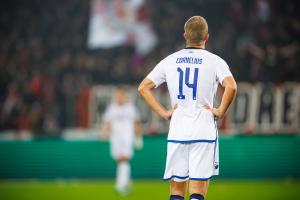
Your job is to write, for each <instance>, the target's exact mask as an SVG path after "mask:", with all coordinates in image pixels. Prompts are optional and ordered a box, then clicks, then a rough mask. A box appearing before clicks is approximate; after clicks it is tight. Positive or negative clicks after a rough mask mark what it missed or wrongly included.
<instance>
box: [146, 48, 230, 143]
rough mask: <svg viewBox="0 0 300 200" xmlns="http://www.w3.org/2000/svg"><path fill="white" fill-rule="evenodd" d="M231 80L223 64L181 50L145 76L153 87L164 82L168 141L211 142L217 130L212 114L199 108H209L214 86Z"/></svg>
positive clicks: (205, 53)
mask: <svg viewBox="0 0 300 200" xmlns="http://www.w3.org/2000/svg"><path fill="white" fill-rule="evenodd" d="M228 76H232V74H231V72H230V70H229V67H228V65H227V63H226V62H225V61H224V60H223V59H222V58H220V57H219V56H217V55H215V54H213V53H210V52H209V51H206V50H204V49H182V50H180V51H177V52H175V53H173V54H171V55H169V56H167V57H166V58H165V59H163V60H162V61H161V62H159V63H158V64H157V65H156V66H155V67H154V69H153V70H152V71H151V72H150V74H149V75H148V76H147V78H149V79H150V80H152V81H153V82H154V84H155V86H156V87H158V86H159V85H161V84H162V83H164V82H166V83H167V86H168V90H169V93H170V99H171V104H172V106H175V104H178V107H177V109H176V110H175V111H174V113H173V115H172V119H171V122H170V129H169V135H168V141H173V142H194V141H208V142H210V141H211V142H213V141H215V140H216V138H217V128H216V124H215V120H214V116H213V114H212V113H211V112H210V111H209V110H206V109H205V108H204V107H203V106H204V105H206V104H208V105H210V106H213V102H214V98H215V95H216V92H217V88H218V84H222V82H223V80H224V78H225V77H228Z"/></svg>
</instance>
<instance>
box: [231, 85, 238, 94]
mask: <svg viewBox="0 0 300 200" xmlns="http://www.w3.org/2000/svg"><path fill="white" fill-rule="evenodd" d="M230 89H231V90H232V92H233V93H234V94H236V93H237V84H236V83H234V84H232V86H231V87H230Z"/></svg>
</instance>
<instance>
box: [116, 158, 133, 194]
mask: <svg viewBox="0 0 300 200" xmlns="http://www.w3.org/2000/svg"><path fill="white" fill-rule="evenodd" d="M130 171H131V170H130V165H129V163H128V162H126V161H124V162H120V163H119V164H118V166H117V178H116V179H117V180H116V189H118V190H122V189H125V188H126V187H127V186H129V183H130V179H131V178H130Z"/></svg>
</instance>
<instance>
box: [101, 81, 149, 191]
mask: <svg viewBox="0 0 300 200" xmlns="http://www.w3.org/2000/svg"><path fill="white" fill-rule="evenodd" d="M139 121H140V120H139V113H138V110H137V108H136V107H135V106H134V104H133V103H132V102H130V101H129V100H128V97H127V94H126V91H125V89H124V88H123V87H118V88H116V90H115V93H114V97H113V100H112V102H111V104H110V105H109V106H108V107H107V109H106V111H105V113H104V115H103V123H102V133H101V138H102V139H107V138H109V141H110V152H111V156H112V158H113V159H114V160H115V161H116V162H117V172H116V186H115V189H116V191H117V192H118V193H120V194H122V195H126V194H128V193H129V192H130V189H131V169H130V163H129V162H130V159H131V158H132V156H133V151H134V147H135V148H137V149H141V148H142V146H143V140H142V136H141V126H140V122H139Z"/></svg>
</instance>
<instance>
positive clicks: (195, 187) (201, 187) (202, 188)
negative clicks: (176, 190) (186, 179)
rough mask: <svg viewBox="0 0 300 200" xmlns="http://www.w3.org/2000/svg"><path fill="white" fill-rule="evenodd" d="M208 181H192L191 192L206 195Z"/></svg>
mask: <svg viewBox="0 0 300 200" xmlns="http://www.w3.org/2000/svg"><path fill="white" fill-rule="evenodd" d="M208 184H209V182H208V181H190V184H189V193H190V194H201V195H203V196H205V195H206V193H207V189H208Z"/></svg>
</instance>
